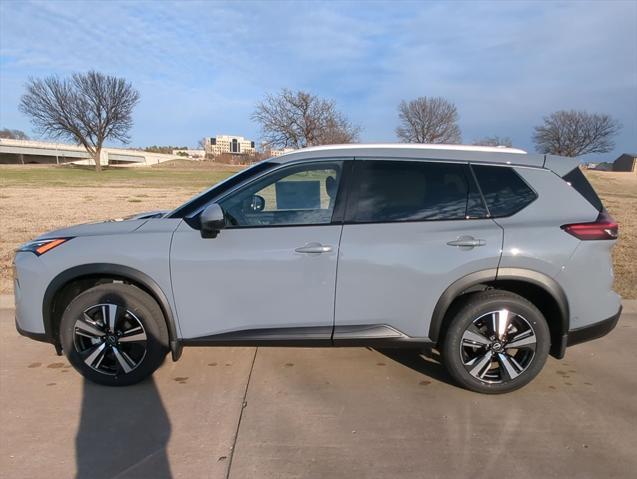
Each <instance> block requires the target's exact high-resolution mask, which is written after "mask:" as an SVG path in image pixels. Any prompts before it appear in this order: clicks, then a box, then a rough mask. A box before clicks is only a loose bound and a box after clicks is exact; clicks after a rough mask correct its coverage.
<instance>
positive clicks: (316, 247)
mask: <svg viewBox="0 0 637 479" xmlns="http://www.w3.org/2000/svg"><path fill="white" fill-rule="evenodd" d="M294 251H296V252H297V253H314V254H321V253H329V252H330V251H332V247H331V246H329V245H322V244H321V243H308V244H306V245H305V246H301V247H299V248H296V249H295V250H294Z"/></svg>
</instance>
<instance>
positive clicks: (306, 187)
mask: <svg viewBox="0 0 637 479" xmlns="http://www.w3.org/2000/svg"><path fill="white" fill-rule="evenodd" d="M341 171H342V162H318V163H310V164H301V165H291V166H289V167H286V168H282V169H279V170H277V171H274V172H272V173H270V174H268V175H267V176H265V177H264V178H261V179H259V180H256V181H255V182H253V183H252V184H250V185H248V186H246V187H245V188H242V189H241V190H239V191H237V192H235V193H233V194H231V195H230V196H228V197H227V198H224V199H223V200H221V201H220V202H219V204H220V206H221V207H222V208H223V210H224V212H225V214H226V217H227V221H228V226H229V227H254V226H284V225H288V226H292V225H320V224H329V223H330V222H331V221H332V213H333V211H334V204H335V201H336V194H337V192H338V186H339V183H340V181H341Z"/></svg>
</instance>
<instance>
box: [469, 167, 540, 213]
mask: <svg viewBox="0 0 637 479" xmlns="http://www.w3.org/2000/svg"><path fill="white" fill-rule="evenodd" d="M474 166H497V167H502V168H509V169H510V170H511V171H512V172H513V173H514V174H515V175H516V176H517V177H518V178H519V179H520V180H521V181H522V183H524V184H525V185H526V187H527V188H528V189H529V190H531V192H532V193H533V195H534V196H535V198H533V199H532V200H531V201H529V202H528V203H526V204H525V205H523V206H521V207H520V208H518V209H517V210H514V211H513V212H512V213H509V214H507V215H498V216H493V215H491V211H490V210H489V204H488V203H487V200H486V199H485V197H484V195H483V194H482V187H481V186H480V182H479V181H478V177H477V175H476V174H475V171H473V167H474ZM469 167H470V168H471V171H472V172H473V175H474V176H475V179H476V183H477V185H478V188H479V189H480V195H481V196H482V201H483V203H484V206H485V207H486V208H487V212H488V213H489V216H488V217H487V219H499V218H510V217H511V216H514V215H517V214H518V213H519V212H520V211H522V210H523V209H525V208H527V207H529V206H530V205H532V204H533V203H535V202H536V201H537V199H538V198H539V197H540V195H539V194H538V192H537V191H536V190H535V188H533V187H532V186H531V185H530V184H529V182H528V181H526V179H524V177H523V176H522V175H520V174H519V173H518V172H517V171H516V169H517V168H528V169H532V170H542V168H537V167H533V166H517V165H508V164H499V163H486V162H478V161H470V162H469Z"/></svg>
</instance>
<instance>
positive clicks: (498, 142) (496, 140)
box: [473, 135, 513, 148]
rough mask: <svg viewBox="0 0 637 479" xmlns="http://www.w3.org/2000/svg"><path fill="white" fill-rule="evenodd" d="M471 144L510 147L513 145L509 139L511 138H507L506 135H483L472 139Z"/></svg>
mask: <svg viewBox="0 0 637 479" xmlns="http://www.w3.org/2000/svg"><path fill="white" fill-rule="evenodd" d="M473 144H474V145H476V146H506V147H509V148H510V147H512V146H513V142H512V141H511V138H509V137H508V136H502V137H500V136H497V135H494V136H485V137H484V138H480V139H478V140H474V141H473Z"/></svg>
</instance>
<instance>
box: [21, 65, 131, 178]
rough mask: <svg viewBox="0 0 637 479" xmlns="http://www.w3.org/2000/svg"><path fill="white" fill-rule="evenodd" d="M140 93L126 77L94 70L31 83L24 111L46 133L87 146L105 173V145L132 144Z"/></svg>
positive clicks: (22, 99)
mask: <svg viewBox="0 0 637 479" xmlns="http://www.w3.org/2000/svg"><path fill="white" fill-rule="evenodd" d="M138 101H139V93H138V92H137V90H135V89H134V88H133V86H132V85H131V84H130V83H129V82H127V81H126V80H125V79H123V78H117V77H114V76H109V75H104V74H102V73H98V72H95V71H90V72H88V73H84V74H79V73H78V74H74V75H73V76H71V77H70V78H64V79H60V78H58V77H56V76H50V77H47V78H44V79H30V80H29V81H28V82H27V85H26V92H25V93H24V95H22V98H21V99H20V110H21V111H22V112H23V113H25V114H26V115H27V116H29V118H30V119H31V122H32V123H33V124H34V126H35V127H36V129H37V130H38V131H39V132H40V133H42V134H43V135H46V136H50V137H54V138H66V139H68V140H71V141H74V142H76V143H78V144H79V145H82V146H84V148H86V151H87V152H88V153H89V154H90V155H91V156H92V157H93V158H94V159H95V170H96V171H101V169H102V167H101V165H100V154H101V152H102V147H103V145H104V141H105V140H107V139H110V140H118V141H121V142H122V143H127V142H128V141H129V139H130V138H129V136H128V132H129V131H130V129H131V127H132V125H133V119H132V113H133V108H134V107H135V105H136V104H137V102H138Z"/></svg>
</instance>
